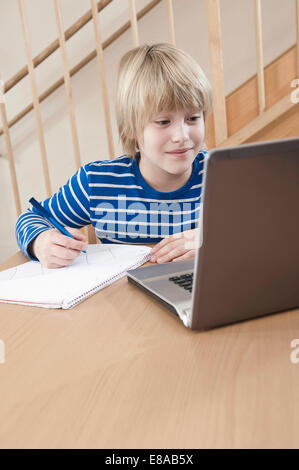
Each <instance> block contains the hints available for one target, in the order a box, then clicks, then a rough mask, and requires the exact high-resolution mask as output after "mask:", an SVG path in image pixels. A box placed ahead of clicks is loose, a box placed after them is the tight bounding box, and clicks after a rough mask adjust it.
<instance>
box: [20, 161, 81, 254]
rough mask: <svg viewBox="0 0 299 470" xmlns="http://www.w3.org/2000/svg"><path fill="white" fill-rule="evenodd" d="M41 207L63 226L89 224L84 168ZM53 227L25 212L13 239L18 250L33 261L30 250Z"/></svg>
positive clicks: (30, 212)
mask: <svg viewBox="0 0 299 470" xmlns="http://www.w3.org/2000/svg"><path fill="white" fill-rule="evenodd" d="M42 205H43V206H44V207H45V208H46V209H47V210H48V211H49V212H50V213H51V214H52V216H53V217H54V218H55V219H56V220H57V221H58V222H60V223H61V224H62V225H63V226H67V227H74V228H81V227H83V226H85V225H88V224H90V210H89V186H88V177H87V174H86V167H81V168H80V169H79V170H78V171H77V172H76V173H75V174H74V175H73V176H72V177H71V178H70V179H69V180H68V182H67V183H66V184H65V185H64V186H62V187H61V188H60V189H59V190H58V191H57V192H56V193H55V194H53V196H51V197H50V198H48V199H46V200H45V201H43V202H42ZM51 228H53V227H52V225H51V224H50V223H49V222H48V221H47V220H45V219H44V218H43V217H41V216H40V215H38V214H36V213H35V212H34V209H28V210H27V211H26V212H24V213H23V214H21V215H20V217H19V218H18V220H17V223H16V238H17V242H18V245H19V247H20V249H21V250H22V251H23V252H24V253H25V254H26V255H27V256H28V257H29V258H30V259H33V260H36V257H35V256H34V254H33V253H32V251H31V246H32V242H33V241H34V239H35V238H36V237H37V236H38V235H39V234H40V233H42V232H44V231H45V230H49V229H51Z"/></svg>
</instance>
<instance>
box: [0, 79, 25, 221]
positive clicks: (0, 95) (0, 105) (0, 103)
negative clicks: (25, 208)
mask: <svg viewBox="0 0 299 470" xmlns="http://www.w3.org/2000/svg"><path fill="white" fill-rule="evenodd" d="M3 85H4V84H2V83H1V81H0V114H1V119H2V126H3V130H4V138H5V145H6V150H7V157H8V164H9V172H10V179H11V183H12V190H13V195H14V200H15V206H16V212H17V216H19V215H20V214H21V212H22V211H21V200H20V192H19V186H18V181H17V174H16V168H15V161H14V156H13V151H12V145H11V140H10V134H9V128H8V122H7V114H6V107H5V102H4V91H3V90H4V86H3Z"/></svg>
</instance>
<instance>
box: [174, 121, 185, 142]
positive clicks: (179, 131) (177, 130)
mask: <svg viewBox="0 0 299 470" xmlns="http://www.w3.org/2000/svg"><path fill="white" fill-rule="evenodd" d="M187 140H189V130H188V125H187V124H185V123H182V124H181V123H179V124H177V125H176V126H174V128H173V132H172V141H173V142H185V141H187Z"/></svg>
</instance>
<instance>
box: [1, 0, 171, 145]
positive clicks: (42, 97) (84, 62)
mask: <svg viewBox="0 0 299 470" xmlns="http://www.w3.org/2000/svg"><path fill="white" fill-rule="evenodd" d="M103 1H104V2H105V3H106V4H108V3H110V2H111V1H112V0H102V2H103ZM161 1H162V0H152V1H151V2H150V3H149V4H148V5H146V6H145V7H144V8H143V9H142V10H140V11H139V12H138V13H137V20H140V19H141V18H143V16H144V15H146V14H147V13H148V12H149V11H150V10H152V9H153V8H154V7H155V6H156V5H158V3H160V2H161ZM130 27H131V22H130V21H127V22H126V23H125V24H124V25H123V26H121V27H120V28H119V29H118V30H117V31H115V33H113V34H112V35H111V36H110V37H109V38H108V39H106V41H104V42H103V45H102V48H103V50H105V49H106V48H107V47H109V46H110V44H112V43H113V42H114V41H115V40H116V39H118V38H119V37H120V36H121V35H122V34H124V33H125V32H126V31H127V30H128V29H129V28H130ZM69 29H70V28H69ZM65 34H66V33H65ZM73 34H74V33H73ZM65 37H66V36H65ZM57 44H58V46H57V47H59V41H58V39H57ZM57 47H56V49H57ZM56 49H54V50H56ZM54 50H53V51H52V52H54ZM50 53H51V52H50ZM50 53H49V54H48V55H50ZM96 56H97V51H96V49H95V50H93V51H92V52H90V53H89V54H88V55H87V56H86V57H85V58H84V59H82V60H81V61H80V62H78V64H77V65H75V66H74V67H73V68H72V69H71V70H70V76H71V77H72V76H73V75H75V74H76V73H77V72H79V70H81V69H82V68H83V67H85V65H87V64H88V63H89V62H91V61H92V60H93V59H94V58H95V57H96ZM43 60H44V59H43ZM39 63H41V62H39ZM22 70H23V69H22ZM25 75H26V74H25ZM25 75H23V76H22V77H21V78H23V77H24V76H25ZM21 78H19V79H18V81H19V80H21ZM10 80H12V79H10ZM10 80H8V82H6V84H5V86H4V92H5V91H7V90H8V89H10V88H11V86H10V87H9V88H7V87H8V83H9V82H10ZM16 83H17V82H16ZM63 83H64V79H63V77H61V78H60V79H59V80H57V81H56V82H55V83H53V85H51V86H50V87H49V88H47V90H45V91H44V92H43V93H42V94H41V95H40V96H39V102H40V103H41V102H42V101H44V100H45V99H46V98H48V96H50V95H51V94H52V93H53V92H54V91H55V90H57V88H59V87H60V86H61V85H63ZM32 109H33V103H31V104H29V105H28V106H26V107H25V108H24V109H23V110H22V111H20V112H19V113H18V114H16V116H14V117H13V118H12V119H11V120H10V121H9V122H8V126H9V127H11V126H13V125H14V124H16V123H17V122H18V121H20V119H22V118H23V117H24V116H26V114H28V113H29V112H30V111H32ZM2 134H3V129H0V136H1V135H2Z"/></svg>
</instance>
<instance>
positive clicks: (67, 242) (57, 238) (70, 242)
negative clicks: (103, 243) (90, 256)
mask: <svg viewBox="0 0 299 470" xmlns="http://www.w3.org/2000/svg"><path fill="white" fill-rule="evenodd" d="M53 242H54V243H55V244H56V245H60V246H63V247H64V248H71V249H72V250H78V251H83V250H87V245H86V243H84V242H83V241H80V240H76V239H75V238H70V237H67V236H66V235H63V234H62V233H60V232H58V230H57V232H55V234H54V235H53Z"/></svg>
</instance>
